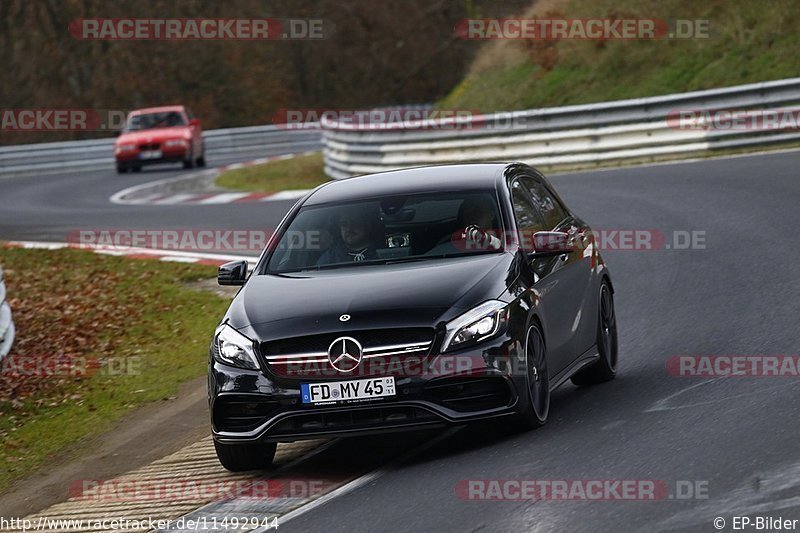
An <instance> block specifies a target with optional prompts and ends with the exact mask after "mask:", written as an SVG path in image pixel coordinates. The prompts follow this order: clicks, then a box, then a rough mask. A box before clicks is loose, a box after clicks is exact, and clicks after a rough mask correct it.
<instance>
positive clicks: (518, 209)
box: [511, 180, 545, 240]
mask: <svg viewBox="0 0 800 533" xmlns="http://www.w3.org/2000/svg"><path fill="white" fill-rule="evenodd" d="M511 201H512V203H513V204H514V216H515V217H516V219H517V226H518V228H519V230H520V232H521V233H522V234H523V235H526V236H532V235H533V234H534V233H536V232H537V231H543V230H544V229H545V224H544V220H542V216H541V214H540V213H539V212H538V211H537V210H536V208H535V207H534V206H533V204H531V202H530V200H529V199H528V192H527V190H526V189H525V187H523V185H522V184H521V183H520V182H519V181H518V180H515V181H514V182H513V183H512V184H511ZM523 240H524V239H523Z"/></svg>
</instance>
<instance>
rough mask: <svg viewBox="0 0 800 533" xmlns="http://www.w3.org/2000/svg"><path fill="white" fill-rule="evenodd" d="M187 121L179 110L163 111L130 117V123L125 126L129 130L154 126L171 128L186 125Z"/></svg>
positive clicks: (147, 128)
mask: <svg viewBox="0 0 800 533" xmlns="http://www.w3.org/2000/svg"><path fill="white" fill-rule="evenodd" d="M185 125H186V121H185V120H184V118H183V115H182V114H181V113H180V112H178V111H164V112H161V113H143V114H140V115H131V116H130V117H128V124H127V126H126V127H125V129H126V130H128V131H139V130H149V129H152V128H170V127H173V126H185Z"/></svg>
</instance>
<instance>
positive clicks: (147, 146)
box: [114, 105, 206, 173]
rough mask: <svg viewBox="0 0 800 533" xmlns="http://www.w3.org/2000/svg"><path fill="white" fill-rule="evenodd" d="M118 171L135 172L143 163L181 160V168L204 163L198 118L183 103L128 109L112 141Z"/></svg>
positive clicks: (203, 150)
mask: <svg viewBox="0 0 800 533" xmlns="http://www.w3.org/2000/svg"><path fill="white" fill-rule="evenodd" d="M114 158H115V159H116V161H117V172H119V173H122V172H127V171H128V169H130V170H133V171H134V172H138V171H140V170H141V169H142V166H144V165H151V164H155V163H183V168H192V167H193V166H195V165H197V166H198V167H204V166H205V165H206V159H205V146H204V145H203V131H202V129H201V128H200V121H199V120H197V119H196V118H194V117H193V116H192V113H191V111H189V109H187V108H186V107H184V106H182V105H173V106H164V107H150V108H147V109H138V110H136V111H131V113H130V114H129V115H128V120H127V121H126V123H125V128H124V129H123V130H122V132H121V133H120V135H119V138H118V139H117V142H116V143H114Z"/></svg>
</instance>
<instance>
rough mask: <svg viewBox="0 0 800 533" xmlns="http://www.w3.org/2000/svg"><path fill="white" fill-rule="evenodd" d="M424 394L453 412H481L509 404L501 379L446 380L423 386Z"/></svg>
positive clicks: (509, 395)
mask: <svg viewBox="0 0 800 533" xmlns="http://www.w3.org/2000/svg"><path fill="white" fill-rule="evenodd" d="M425 392H426V393H427V394H428V395H430V396H431V397H432V398H435V399H436V400H437V401H438V402H439V403H442V404H444V405H445V406H447V407H450V408H451V409H453V410H455V411H482V410H485V409H494V408H497V407H505V406H507V405H509V404H510V403H511V399H512V397H511V391H510V390H509V388H508V385H507V383H506V381H505V380H504V379H503V378H497V377H489V378H447V379H442V380H438V381H433V382H431V383H428V384H427V385H426V386H425Z"/></svg>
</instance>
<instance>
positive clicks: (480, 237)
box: [458, 196, 501, 250]
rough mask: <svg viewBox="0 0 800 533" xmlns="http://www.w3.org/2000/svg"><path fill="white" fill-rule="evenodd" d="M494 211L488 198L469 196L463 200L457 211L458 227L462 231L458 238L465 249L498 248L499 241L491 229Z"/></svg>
mask: <svg viewBox="0 0 800 533" xmlns="http://www.w3.org/2000/svg"><path fill="white" fill-rule="evenodd" d="M493 220H494V209H493V208H492V204H491V202H490V201H489V199H488V198H486V197H483V196H471V197H469V198H467V199H465V200H464V202H463V203H462V204H461V207H460V208H459V210H458V221H459V226H461V227H463V228H464V230H463V232H462V233H461V235H460V237H461V239H463V240H464V241H465V246H466V248H467V249H473V250H476V249H477V250H486V249H490V248H493V249H495V250H497V249H499V248H500V245H501V243H500V239H499V238H498V237H497V235H496V234H495V232H494V231H493V230H492V229H491V228H492V225H493V224H492V221H493Z"/></svg>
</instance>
